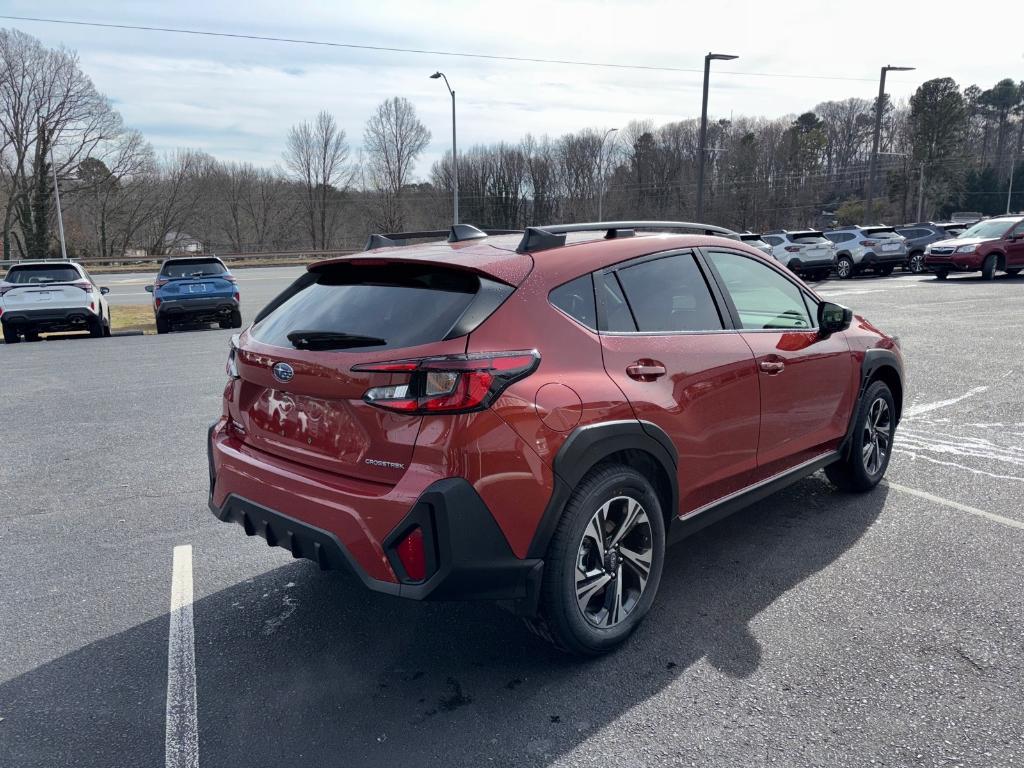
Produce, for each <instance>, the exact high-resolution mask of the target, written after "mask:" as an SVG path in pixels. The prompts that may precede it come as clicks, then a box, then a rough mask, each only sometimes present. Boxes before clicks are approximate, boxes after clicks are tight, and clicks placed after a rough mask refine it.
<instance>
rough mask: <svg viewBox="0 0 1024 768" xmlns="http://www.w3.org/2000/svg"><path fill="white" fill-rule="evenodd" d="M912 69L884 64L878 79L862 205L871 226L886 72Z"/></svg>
mask: <svg viewBox="0 0 1024 768" xmlns="http://www.w3.org/2000/svg"><path fill="white" fill-rule="evenodd" d="M912 69H914V68H913V67H894V66H891V65H889V64H886V65H885V66H884V67H882V74H881V77H879V79H878V100H877V101H876V102H875V135H874V138H873V139H872V140H871V159H870V160H869V161H868V191H867V195H865V197H866V198H867V199H866V201H865V204H864V223H865V224H871V208H872V205H873V204H874V202H875V201H874V197H875V165H877V163H878V143H879V141H880V140H881V138H882V107H883V101H884V99H885V75H886V73H888V72H909V71H911V70H912Z"/></svg>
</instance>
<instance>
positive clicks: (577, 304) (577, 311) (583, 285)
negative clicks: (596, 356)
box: [548, 275, 597, 330]
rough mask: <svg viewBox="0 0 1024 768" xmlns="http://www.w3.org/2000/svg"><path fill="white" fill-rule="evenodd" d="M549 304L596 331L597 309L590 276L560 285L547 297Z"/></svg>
mask: <svg viewBox="0 0 1024 768" xmlns="http://www.w3.org/2000/svg"><path fill="white" fill-rule="evenodd" d="M548 298H549V299H550V300H551V303H552V304H554V305H555V306H556V307H558V308H559V309H560V310H562V311H563V312H565V314H567V315H569V317H572V318H574V319H576V320H577V321H579V322H580V323H582V324H583V325H585V326H587V328H590V329H591V330H596V329H597V307H596V306H595V303H594V283H593V280H592V279H591V277H590V275H584V276H583V277H577V278H576V279H575V280H573V281H571V282H568V283H566V284H565V285H560V286H558V287H557V288H555V289H554V290H553V291H551V293H550V294H549V295H548Z"/></svg>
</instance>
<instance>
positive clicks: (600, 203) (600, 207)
mask: <svg viewBox="0 0 1024 768" xmlns="http://www.w3.org/2000/svg"><path fill="white" fill-rule="evenodd" d="M617 130H619V129H618V128H609V129H608V130H607V131H605V132H604V138H602V139H601V149H600V151H599V157H598V159H599V160H600V161H601V162H600V165H599V170H598V173H599V174H600V175H601V187H600V189H599V191H598V195H597V220H598V221H601V212H602V211H603V210H604V143H605V142H606V141H608V137H609V136H611V135H612V134H613V133H615V132H616V131H617Z"/></svg>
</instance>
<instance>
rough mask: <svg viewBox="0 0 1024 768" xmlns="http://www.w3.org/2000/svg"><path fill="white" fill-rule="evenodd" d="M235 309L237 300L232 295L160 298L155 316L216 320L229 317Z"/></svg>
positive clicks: (169, 318) (168, 318) (173, 318)
mask: <svg viewBox="0 0 1024 768" xmlns="http://www.w3.org/2000/svg"><path fill="white" fill-rule="evenodd" d="M237 309H238V302H237V301H235V299H234V297H232V296H221V297H214V298H206V297H204V298H201V299H162V300H161V302H160V308H159V309H157V310H156V316H157V317H158V318H162V319H166V320H185V319H188V320H203V319H210V320H216V319H219V318H225V317H229V316H230V315H231V313H232V312H234V311H235V310H237Z"/></svg>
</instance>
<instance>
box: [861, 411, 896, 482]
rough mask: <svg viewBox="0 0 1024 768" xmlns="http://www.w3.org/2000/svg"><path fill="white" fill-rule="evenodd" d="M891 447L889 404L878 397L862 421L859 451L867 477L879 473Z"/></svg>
mask: <svg viewBox="0 0 1024 768" xmlns="http://www.w3.org/2000/svg"><path fill="white" fill-rule="evenodd" d="M891 445H892V417H891V415H890V411H889V403H887V402H886V401H885V399H884V398H881V397H879V398H876V399H875V401H874V402H873V403H871V407H870V408H868V415H867V418H866V419H865V420H864V440H863V444H862V448H861V450H862V458H863V460H864V471H865V472H867V473H868V475H870V476H871V477H874V476H875V475H877V474H878V473H879V472H880V471H881V469H882V467H883V466H884V464H885V459H886V456H888V454H889V449H890V447H891Z"/></svg>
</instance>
